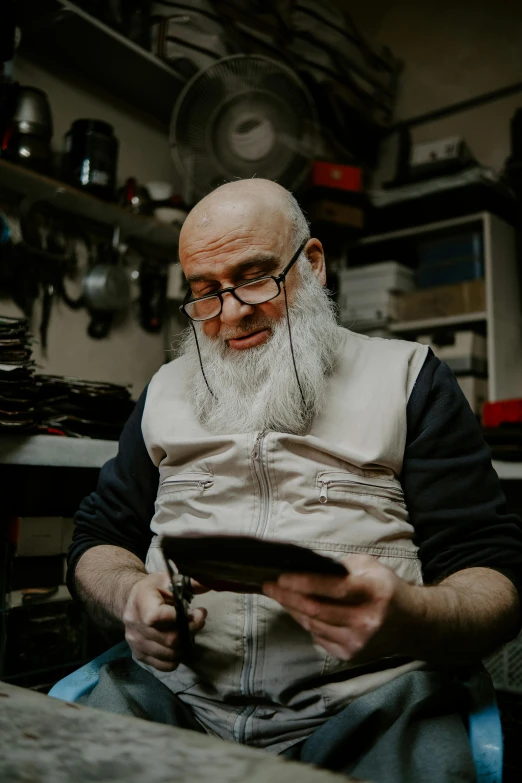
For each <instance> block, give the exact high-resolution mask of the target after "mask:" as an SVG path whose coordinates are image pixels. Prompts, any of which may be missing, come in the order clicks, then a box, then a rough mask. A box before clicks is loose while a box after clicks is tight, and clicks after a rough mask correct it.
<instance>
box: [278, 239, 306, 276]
mask: <svg viewBox="0 0 522 783" xmlns="http://www.w3.org/2000/svg"><path fill="white" fill-rule="evenodd" d="M307 242H308V239H305V241H304V242H301V244H300V245H299V247H298V248H297V250H296V251H295V253H294V255H293V256H292V258H291V259H290V261H289V262H288V264H287V265H286V266H285V268H284V269H283V271H282V272H281V274H280V275H278V279H279V280H280V281H281V282H282V281H283V280H284V279H285V277H286V276H287V274H288V273H289V271H290V269H291V268H292V267H293V265H294V264H295V262H296V261H297V259H298V258H299V256H300V255H301V253H302V252H303V250H304V248H305V246H306V243H307Z"/></svg>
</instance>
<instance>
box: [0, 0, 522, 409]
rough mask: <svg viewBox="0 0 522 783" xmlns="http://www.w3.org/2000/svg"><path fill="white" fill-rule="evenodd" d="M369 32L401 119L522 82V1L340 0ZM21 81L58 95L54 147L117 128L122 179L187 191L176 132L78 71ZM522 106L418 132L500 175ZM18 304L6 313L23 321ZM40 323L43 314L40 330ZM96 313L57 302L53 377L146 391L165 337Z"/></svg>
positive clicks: (388, 154)
mask: <svg viewBox="0 0 522 783" xmlns="http://www.w3.org/2000/svg"><path fill="white" fill-rule="evenodd" d="M338 5H339V6H340V7H342V8H345V9H346V10H347V11H349V12H350V13H351V14H352V16H353V18H354V20H355V22H356V23H357V24H358V26H359V27H360V29H361V31H362V32H363V33H364V34H365V35H367V36H368V37H370V38H371V39H373V40H374V41H375V42H377V43H381V44H385V45H387V46H389V47H390V48H391V50H392V51H393V52H394V54H395V55H396V56H398V57H400V58H401V59H402V60H403V61H404V63H405V65H404V72H403V75H402V81H401V87H400V94H399V99H398V104H397V112H396V119H397V120H401V119H407V118H409V117H413V116H415V115H417V114H421V113H423V112H427V111H430V110H432V109H437V108H440V107H441V106H445V105H447V104H450V103H453V102H456V101H460V100H465V99H467V98H471V97H473V96H475V95H477V94H480V93H483V92H486V91H489V90H493V89H497V88H499V87H503V86H505V85H509V84H511V83H513V82H516V81H521V80H522V21H521V17H522V11H521V6H520V0H488V1H487V2H486V1H485V0H453V2H452V1H451V0H422V2H419V0H395V2H392V0H367V2H366V3H361V2H359V0H338ZM15 75H16V78H17V79H18V80H19V81H21V82H22V83H24V84H30V85H34V86H36V87H40V88H42V89H43V90H45V91H46V92H47V94H48V95H49V98H50V101H51V105H52V109H53V117H54V141H53V144H54V147H55V148H56V149H60V148H61V143H62V138H63V134H64V133H65V132H66V131H67V129H68V128H69V127H70V124H71V122H72V121H73V120H74V119H77V118H80V117H93V118H100V119H103V120H105V121H107V122H110V123H111V124H112V125H113V126H114V128H115V132H116V135H117V136H118V138H119V140H120V157H119V169H118V175H119V181H120V183H122V182H123V181H124V180H125V178H126V177H128V176H136V177H137V178H138V179H139V180H140V181H142V182H147V181H150V180H154V179H167V180H170V181H172V182H174V183H175V184H177V179H176V174H175V171H174V167H173V164H172V162H171V158H170V152H169V147H168V138H167V132H166V129H165V128H164V127H162V126H160V125H158V124H156V123H155V122H154V121H153V120H151V119H150V118H148V117H145V116H143V115H140V114H139V113H138V112H136V111H133V110H132V108H131V107H129V106H127V105H124V104H121V103H119V102H118V101H117V100H116V99H115V98H114V97H113V96H110V95H104V94H103V92H101V91H99V90H96V91H95V90H93V88H92V87H91V85H87V84H85V83H83V82H81V81H78V80H76V79H75V78H72V77H70V76H69V75H68V74H64V73H61V72H57V71H56V70H54V69H53V70H50V69H47V68H42V67H41V66H39V65H36V64H34V63H33V62H31V61H28V60H25V59H22V58H18V59H17V61H16V74H15ZM519 106H522V94H520V95H514V96H512V97H510V98H506V99H504V100H502V101H498V102H496V103H493V104H490V105H488V106H483V107H479V108H477V109H474V110H472V111H467V112H465V113H463V114H458V115H455V116H453V117H449V118H446V119H444V120H440V121H437V122H432V123H430V124H429V125H423V126H421V127H419V128H416V129H415V130H414V132H413V140H414V141H426V140H431V139H435V138H440V137H443V136H448V135H454V134H458V135H462V136H463V137H464V138H465V139H466V141H467V142H468V144H469V146H470V147H471V149H472V151H473V152H474V154H475V155H476V157H477V158H478V160H479V161H480V162H481V163H483V164H485V165H487V166H491V167H493V168H494V169H496V170H500V169H501V168H502V166H503V163H504V160H505V158H506V157H507V156H508V154H509V121H510V118H511V116H512V114H513V113H514V111H515V109H516V108H517V107H519ZM395 155H396V140H395V139H394V138H391V139H390V140H389V141H388V142H387V143H386V144H385V146H384V149H383V156H382V165H381V166H380V169H379V171H378V172H377V176H376V178H375V179H376V182H377V183H378V182H381V181H384V180H386V179H389V178H390V177H391V176H392V174H393V171H394V166H395ZM15 311H16V309H15V308H14V305H13V304H12V303H11V302H7V301H3V302H0V312H3V313H6V314H14V313H15ZM38 324H39V308H38V307H37V308H36V310H35V319H34V325H35V328H36V327H37V326H38ZM87 325H88V315H87V313H85V312H84V311H80V312H72V311H70V310H69V309H68V308H67V307H66V306H65V305H64V304H63V303H58V304H55V306H54V308H53V313H52V319H51V325H50V330H49V349H48V356H47V358H45V357H42V356H41V353H40V350H39V348H38V347H36V348H35V353H36V357H37V359H38V362H39V364H40V365H41V366H42V368H43V370H44V371H46V372H52V373H54V372H56V373H61V374H65V375H73V376H74V375H76V376H80V377H84V378H90V379H93V380H106V381H114V382H117V383H130V384H132V386H133V393H134V395H136V394H138V393H139V392H140V390H141V389H142V388H143V386H144V385H145V384H146V383H147V381H148V380H149V379H150V376H151V375H152V374H153V373H154V372H155V371H156V370H157V368H158V367H159V366H160V365H161V364H162V362H163V361H164V357H165V350H164V338H163V336H161V335H149V334H146V333H145V332H144V331H143V330H142V329H141V328H140V326H139V325H138V323H137V320H136V317H135V316H129V317H128V318H127V319H126V321H125V322H124V323H123V324H121V325H119V326H117V327H116V328H115V329H114V330H113V331H112V332H111V334H110V336H109V337H108V338H107V339H105V340H101V341H94V340H91V339H90V338H89V337H88V336H87V333H86V329H87Z"/></svg>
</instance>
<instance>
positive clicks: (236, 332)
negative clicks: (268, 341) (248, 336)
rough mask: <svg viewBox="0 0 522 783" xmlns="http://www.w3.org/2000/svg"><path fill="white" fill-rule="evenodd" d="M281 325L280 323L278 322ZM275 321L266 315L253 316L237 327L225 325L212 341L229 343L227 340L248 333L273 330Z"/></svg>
mask: <svg viewBox="0 0 522 783" xmlns="http://www.w3.org/2000/svg"><path fill="white" fill-rule="evenodd" d="M277 323H279V321H278V322H277ZM274 325H275V323H274V319H273V318H268V317H267V316H265V315H257V316H256V315H251V316H248V317H247V318H243V320H242V321H240V322H239V324H238V325H237V326H225V325H223V326H222V327H221V329H220V330H219V332H218V334H217V335H216V336H215V337H212V338H211V339H212V340H219V342H223V343H225V342H227V340H233V339H234V338H236V337H241V336H242V335H244V334H245V333H246V332H257V331H259V330H260V329H273V328H274Z"/></svg>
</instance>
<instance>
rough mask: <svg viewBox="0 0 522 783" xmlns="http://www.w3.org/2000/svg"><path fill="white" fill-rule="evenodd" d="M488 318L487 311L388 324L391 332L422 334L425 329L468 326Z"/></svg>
mask: <svg viewBox="0 0 522 783" xmlns="http://www.w3.org/2000/svg"><path fill="white" fill-rule="evenodd" d="M486 320H487V313H486V312H485V311H483V312H479V313H462V315H447V316H444V317H442V318H423V319H422V320H419V321H397V322H396V323H391V324H389V326H388V329H389V330H390V332H394V333H400V334H406V333H407V332H417V333H419V334H420V332H421V331H423V330H424V329H441V328H442V329H444V328H446V327H452V326H459V327H462V326H467V325H468V324H474V323H480V322H481V321H486Z"/></svg>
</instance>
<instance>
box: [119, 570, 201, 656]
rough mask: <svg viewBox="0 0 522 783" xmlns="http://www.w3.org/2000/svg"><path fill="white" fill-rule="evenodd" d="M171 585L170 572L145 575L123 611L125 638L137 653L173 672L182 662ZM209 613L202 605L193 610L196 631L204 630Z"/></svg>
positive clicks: (135, 585) (191, 621) (193, 624)
mask: <svg viewBox="0 0 522 783" xmlns="http://www.w3.org/2000/svg"><path fill="white" fill-rule="evenodd" d="M169 586H170V578H169V575H168V574H167V573H166V572H165V573H163V572H161V573H155V574H148V575H147V576H144V577H143V578H142V579H140V580H139V581H138V582H136V583H135V584H134V586H133V587H132V589H131V591H130V594H129V598H128V600H127V604H126V606H125V610H124V612H123V623H124V625H125V638H126V640H127V642H128V644H129V646H130V648H131V650H132V652H133V654H134V657H135V658H136V659H137V660H138V661H141V662H142V663H146V664H148V665H149V666H153V667H154V668H155V669H158V670H159V671H160V672H172V671H174V669H177V667H178V666H179V664H180V646H179V637H178V633H177V627H176V610H175V609H174V607H173V606H172V593H171V591H170V589H169ZM198 592H203V590H198ZM206 616H207V612H206V609H202V608H200V609H194V610H193V611H192V612H191V613H190V615H189V617H190V631H191V633H192V634H196V633H198V631H201V629H202V628H203V626H204V625H205V618H206Z"/></svg>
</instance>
